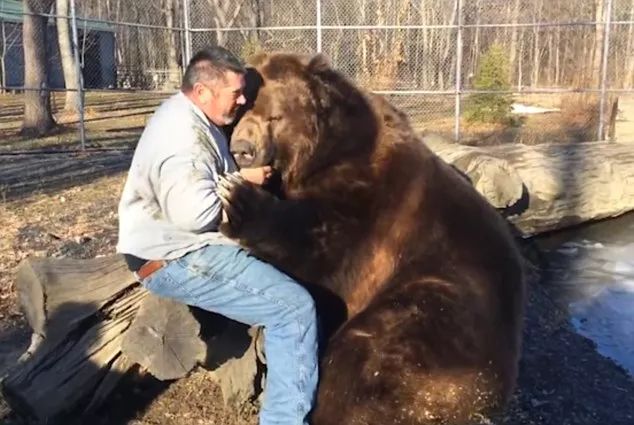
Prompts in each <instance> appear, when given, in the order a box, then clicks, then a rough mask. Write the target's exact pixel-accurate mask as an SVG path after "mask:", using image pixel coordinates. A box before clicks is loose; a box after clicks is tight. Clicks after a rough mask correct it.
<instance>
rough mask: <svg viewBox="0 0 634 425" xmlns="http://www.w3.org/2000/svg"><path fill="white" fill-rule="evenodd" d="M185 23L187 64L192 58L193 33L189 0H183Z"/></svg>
mask: <svg viewBox="0 0 634 425" xmlns="http://www.w3.org/2000/svg"><path fill="white" fill-rule="evenodd" d="M183 25H184V26H185V64H188V63H189V61H190V59H191V58H192V33H191V28H190V26H189V0H183ZM185 66H187V65H185Z"/></svg>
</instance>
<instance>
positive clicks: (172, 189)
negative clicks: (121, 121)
mask: <svg viewBox="0 0 634 425" xmlns="http://www.w3.org/2000/svg"><path fill="white" fill-rule="evenodd" d="M235 170H236V166H235V162H234V161H233V158H232V157H231V153H230V152H229V147H228V143H227V140H226V138H225V136H224V134H223V133H222V132H221V131H220V129H218V128H217V127H216V126H215V125H213V124H212V123H210V122H209V120H208V119H207V118H206V117H205V115H204V114H203V112H202V111H201V110H200V109H199V108H198V107H196V106H195V105H194V104H193V103H192V102H191V101H190V100H189V99H188V98H187V97H186V96H185V95H184V94H183V93H182V92H179V93H177V94H175V95H173V96H172V97H170V98H169V99H167V100H166V101H165V102H163V103H162V104H161V105H160V106H159V108H158V109H157V110H156V112H155V113H154V114H153V115H152V117H151V118H150V120H149V121H148V123H147V126H146V128H145V130H144V131H143V134H142V135H141V139H140V140H139V143H138V145H137V147H136V150H135V152H134V157H133V158H132V165H131V167H130V170H129V172H128V176H127V180H126V183H125V186H124V188H123V193H122V195H121V200H120V202H119V241H118V244H117V252H119V253H124V254H132V255H135V256H137V257H140V258H144V259H147V260H159V259H174V258H178V257H181V256H182V255H184V254H186V253H188V252H191V251H193V250H195V249H198V248H200V247H202V246H205V245H209V244H233V243H234V242H233V241H231V240H230V239H228V238H226V237H225V236H223V235H222V234H221V233H219V232H218V225H219V224H220V220H221V218H222V204H221V202H220V199H219V198H218V196H217V194H216V185H217V182H218V176H219V175H221V174H224V173H228V172H233V171H235Z"/></svg>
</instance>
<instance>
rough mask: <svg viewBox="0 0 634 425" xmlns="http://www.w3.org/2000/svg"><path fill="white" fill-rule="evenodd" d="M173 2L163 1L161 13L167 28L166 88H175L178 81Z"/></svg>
mask: <svg viewBox="0 0 634 425" xmlns="http://www.w3.org/2000/svg"><path fill="white" fill-rule="evenodd" d="M174 3H175V0H165V1H164V3H163V13H164V14H165V24H166V26H167V27H168V28H169V30H167V31H166V33H167V34H166V36H165V42H166V44H167V72H168V78H167V81H166V84H167V85H168V88H175V87H177V86H178V82H179V81H180V66H179V65H178V57H177V51H176V32H175V31H174V29H173V28H174V21H175V20H176V8H175V4H174Z"/></svg>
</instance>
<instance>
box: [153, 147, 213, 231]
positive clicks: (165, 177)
mask: <svg viewBox="0 0 634 425" xmlns="http://www.w3.org/2000/svg"><path fill="white" fill-rule="evenodd" d="M214 166H215V164H213V163H207V162H205V161H204V160H203V158H201V155H195V154H194V153H192V152H188V151H183V152H176V153H174V154H172V155H170V156H169V157H167V158H166V159H164V160H163V161H162V162H161V163H160V164H159V166H158V172H157V176H158V177H157V178H158V181H157V182H156V185H155V187H156V197H157V200H158V203H159V205H160V207H161V211H162V212H163V214H164V215H165V219H167V220H168V221H170V222H171V223H173V224H174V225H176V226H177V227H179V228H181V229H183V230H186V231H190V232H193V233H202V232H205V231H210V230H213V229H214V228H215V227H216V226H217V225H218V224H220V218H221V211H222V203H221V201H220V198H219V197H218V194H217V193H216V190H217V185H216V181H217V175H216V171H215V169H214Z"/></svg>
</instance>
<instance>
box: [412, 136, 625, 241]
mask: <svg viewBox="0 0 634 425" xmlns="http://www.w3.org/2000/svg"><path fill="white" fill-rule="evenodd" d="M423 141H424V143H425V144H426V145H427V146H429V147H430V148H431V149H432V150H433V151H434V152H435V153H437V154H438V155H439V156H440V157H441V158H443V159H444V160H445V161H447V162H448V163H450V164H453V165H454V166H455V167H457V168H458V169H460V170H461V171H463V172H464V173H465V174H466V175H467V176H468V177H469V178H470V179H471V181H472V184H473V185H474V186H475V188H476V189H477V190H478V191H479V192H480V193H481V194H482V195H483V196H484V197H485V198H486V199H487V200H489V202H490V203H491V204H492V205H493V206H494V207H496V208H498V209H500V211H501V212H502V214H503V215H505V216H506V217H507V218H508V219H509V221H510V222H512V223H513V224H515V225H516V226H517V227H518V228H519V230H521V231H522V232H523V234H524V235H525V236H532V235H535V234H538V233H542V232H547V231H551V230H555V229H561V228H565V227H568V226H573V225H577V224H580V223H583V222H586V221H591V220H599V219H604V218H608V217H615V216H618V215H620V214H623V213H626V212H628V211H632V210H634V185H633V184H629V183H628V182H632V181H634V166H633V164H634V150H633V149H632V148H631V146H628V145H626V144H610V145H606V144H605V143H602V142H589V143H579V144H572V145H557V144H555V145H552V144H548V145H546V144H544V145H536V146H527V145H501V146H491V147H487V148H474V147H469V146H461V145H457V144H455V143H450V142H447V141H445V140H443V139H441V138H439V137H436V136H427V137H425V138H424V139H423ZM597 158H601V161H597V160H596V159H597Z"/></svg>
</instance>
